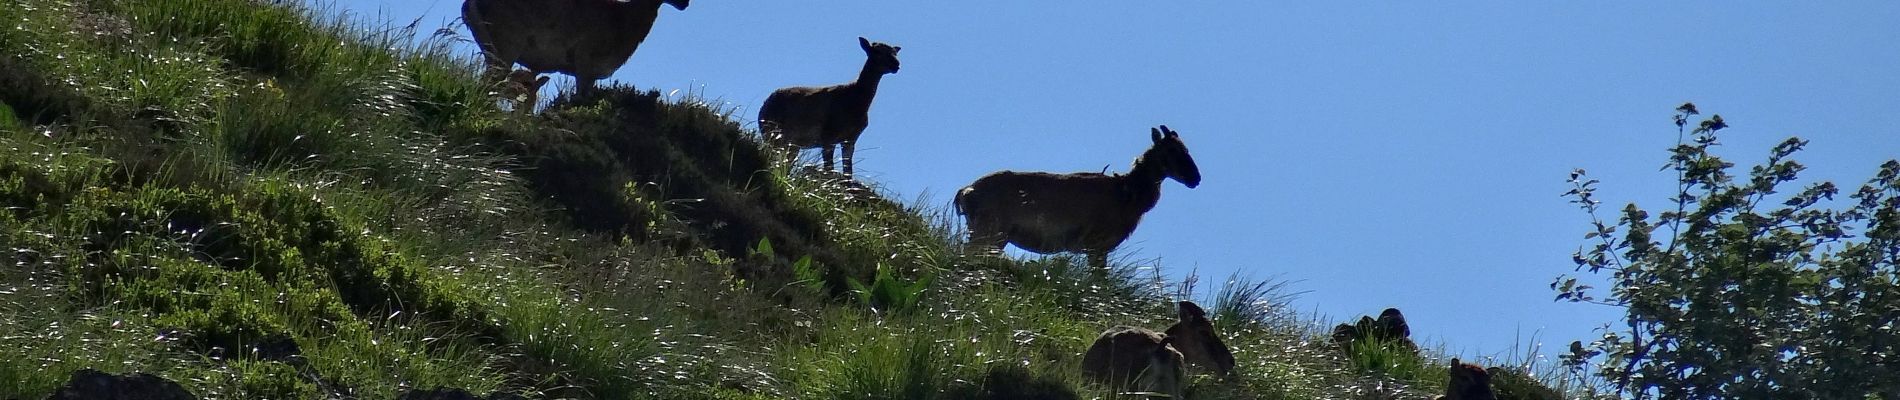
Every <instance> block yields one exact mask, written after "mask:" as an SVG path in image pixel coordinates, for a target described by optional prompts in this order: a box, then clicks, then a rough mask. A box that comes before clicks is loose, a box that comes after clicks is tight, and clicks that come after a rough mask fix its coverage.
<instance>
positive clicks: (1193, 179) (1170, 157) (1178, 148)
mask: <svg viewBox="0 0 1900 400" xmlns="http://www.w3.org/2000/svg"><path fill="white" fill-rule="evenodd" d="M1148 132H1149V135H1150V136H1151V137H1152V138H1153V139H1154V146H1153V147H1149V148H1148V152H1147V153H1146V154H1143V155H1142V157H1143V158H1148V159H1149V161H1150V162H1159V163H1161V169H1162V172H1163V173H1165V174H1167V176H1168V177H1169V178H1174V181H1175V182H1181V184H1183V185H1187V187H1188V188H1189V189H1193V188H1194V187H1195V186H1200V185H1201V168H1200V167H1198V166H1195V165H1194V156H1192V155H1189V154H1188V149H1187V143H1183V142H1181V134H1180V133H1178V132H1175V131H1174V130H1173V129H1168V126H1167V125H1162V126H1161V127H1159V128H1148Z"/></svg>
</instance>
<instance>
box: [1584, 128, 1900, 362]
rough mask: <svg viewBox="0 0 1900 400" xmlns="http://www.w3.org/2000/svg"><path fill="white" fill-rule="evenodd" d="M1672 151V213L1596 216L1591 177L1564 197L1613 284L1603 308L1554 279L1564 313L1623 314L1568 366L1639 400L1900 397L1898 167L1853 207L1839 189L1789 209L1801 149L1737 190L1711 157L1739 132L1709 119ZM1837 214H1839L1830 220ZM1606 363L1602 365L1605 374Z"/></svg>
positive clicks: (1590, 269)
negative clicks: (1579, 214)
mask: <svg viewBox="0 0 1900 400" xmlns="http://www.w3.org/2000/svg"><path fill="white" fill-rule="evenodd" d="M1694 115H1697V110H1696V109H1695V106H1694V105H1693V104H1684V105H1683V106H1682V107H1680V108H1678V109H1677V114H1676V120H1675V121H1676V127H1677V129H1678V130H1677V132H1678V135H1679V137H1680V135H1682V134H1683V133H1685V130H1686V133H1688V134H1689V136H1688V138H1687V139H1688V140H1687V141H1685V142H1681V143H1679V144H1678V145H1677V146H1676V147H1675V148H1674V149H1673V150H1671V154H1672V155H1671V157H1670V158H1669V163H1668V164H1667V167H1666V168H1668V169H1670V170H1673V171H1675V172H1676V173H1677V178H1678V179H1677V184H1678V186H1677V188H1678V191H1677V193H1676V197H1675V201H1674V204H1673V207H1671V208H1672V209H1668V210H1665V211H1663V212H1660V213H1656V214H1654V215H1652V214H1651V213H1650V212H1649V211H1646V210H1644V209H1642V208H1639V207H1637V206H1636V205H1635V204H1630V205H1628V206H1626V207H1624V208H1623V209H1622V210H1621V212H1620V213H1618V214H1619V215H1618V216H1617V217H1616V220H1615V222H1607V221H1606V220H1604V217H1602V216H1601V215H1599V203H1598V201H1597V200H1596V198H1595V197H1594V191H1595V188H1596V184H1597V181H1596V180H1594V179H1588V178H1587V177H1586V176H1585V175H1584V173H1583V171H1582V170H1578V171H1577V172H1575V173H1573V174H1572V176H1571V180H1570V181H1571V183H1572V184H1573V185H1575V189H1573V190H1571V191H1570V192H1569V193H1568V194H1567V195H1568V196H1569V197H1571V198H1572V202H1573V203H1576V204H1578V205H1579V206H1580V207H1581V208H1582V209H1583V210H1584V211H1585V212H1587V213H1589V214H1590V216H1591V220H1592V223H1593V224H1594V226H1595V229H1593V230H1591V231H1590V232H1588V233H1586V234H1585V236H1584V238H1585V239H1586V240H1591V241H1593V243H1592V244H1591V245H1590V246H1588V248H1587V249H1584V250H1579V251H1578V252H1577V254H1576V257H1575V261H1576V264H1577V270H1578V271H1582V272H1587V273H1589V274H1593V275H1607V276H1606V277H1607V278H1608V283H1609V285H1610V288H1609V292H1608V295H1607V297H1602V298H1599V297H1597V296H1598V292H1597V291H1593V290H1592V289H1593V288H1591V287H1590V286H1589V285H1588V284H1587V283H1581V282H1579V281H1578V280H1577V278H1575V277H1562V276H1560V277H1558V280H1557V281H1556V282H1553V283H1552V284H1551V287H1552V288H1553V289H1557V290H1558V292H1559V293H1558V295H1557V298H1558V299H1559V300H1565V301H1572V302H1586V303H1597V304H1605V305H1610V306H1615V307H1620V308H1623V309H1625V310H1626V311H1627V313H1628V314H1627V317H1626V318H1625V319H1624V320H1623V321H1621V323H1620V324H1619V325H1621V326H1620V327H1618V328H1616V329H1613V330H1612V329H1605V332H1604V334H1603V336H1602V338H1601V339H1599V340H1596V341H1594V342H1592V343H1590V344H1589V345H1588V346H1585V345H1584V344H1583V343H1573V344H1572V345H1571V354H1569V355H1566V356H1565V361H1566V363H1568V364H1569V365H1571V366H1573V367H1574V368H1578V369H1579V370H1581V369H1584V368H1587V367H1588V366H1587V364H1589V363H1590V362H1592V361H1593V360H1600V363H1599V364H1598V365H1596V366H1595V372H1596V373H1597V374H1599V375H1600V376H1602V377H1604V378H1606V379H1608V380H1610V381H1611V382H1612V383H1613V384H1614V385H1615V386H1616V388H1617V389H1618V390H1620V391H1621V393H1622V394H1624V395H1626V396H1631V397H1636V398H1649V397H1661V398H1761V399H1765V398H1775V399H1804V398H1824V399H1860V398H1874V397H1888V398H1892V397H1896V396H1900V379H1894V377H1896V376H1900V317H1896V316H1900V162H1896V161H1888V162H1886V163H1885V164H1883V165H1881V166H1880V169H1879V171H1878V172H1877V173H1876V174H1875V176H1874V178H1873V179H1871V180H1869V181H1868V182H1867V183H1866V184H1865V185H1863V186H1861V187H1860V188H1859V189H1858V190H1855V191H1853V192H1851V194H1849V195H1848V196H1846V197H1847V198H1846V199H1843V200H1836V199H1835V197H1836V195H1837V194H1839V193H1840V188H1838V187H1836V186H1835V185H1834V184H1833V183H1831V182H1819V183H1813V184H1809V185H1807V186H1806V187H1804V188H1802V189H1801V190H1799V191H1796V192H1793V193H1783V192H1782V190H1783V189H1782V186H1783V185H1785V184H1789V183H1792V182H1795V181H1796V180H1797V177H1798V174H1799V173H1800V172H1801V171H1802V170H1803V168H1804V167H1803V166H1802V165H1801V164H1800V163H1797V162H1795V161H1793V160H1792V159H1790V158H1789V157H1790V156H1792V155H1794V154H1795V153H1796V152H1798V151H1800V150H1801V148H1802V147H1803V146H1804V145H1806V144H1807V142H1806V141H1804V140H1801V139H1799V138H1790V139H1788V140H1787V141H1784V142H1782V143H1781V144H1780V145H1778V146H1775V148H1774V151H1773V152H1772V154H1770V156H1769V157H1768V160H1767V162H1765V163H1763V164H1761V165H1758V166H1755V167H1752V168H1750V169H1749V170H1748V172H1747V174H1746V175H1739V176H1738V175H1735V174H1732V173H1731V171H1732V170H1733V168H1734V164H1732V163H1729V162H1728V161H1726V160H1723V159H1722V158H1720V157H1717V156H1716V155H1715V154H1713V153H1710V151H1709V150H1710V149H1711V148H1712V147H1714V146H1716V145H1717V144H1718V143H1719V141H1718V140H1717V132H1718V131H1721V130H1722V129H1724V128H1727V127H1728V124H1727V123H1725V122H1723V120H1722V118H1721V116H1719V115H1717V116H1711V117H1710V118H1709V119H1707V120H1703V121H1701V122H1700V123H1699V124H1697V126H1696V127H1695V128H1692V129H1691V128H1687V126H1688V125H1689V118H1690V117H1691V116H1694ZM1829 206H1838V207H1839V208H1828V207H1829ZM1597 356H1602V357H1601V358H1600V359H1599V358H1595V357H1597Z"/></svg>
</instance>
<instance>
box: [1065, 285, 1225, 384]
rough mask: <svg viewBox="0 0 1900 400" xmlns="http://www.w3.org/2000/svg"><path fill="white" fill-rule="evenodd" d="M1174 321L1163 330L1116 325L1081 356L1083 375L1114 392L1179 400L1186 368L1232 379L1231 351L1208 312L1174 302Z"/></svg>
mask: <svg viewBox="0 0 1900 400" xmlns="http://www.w3.org/2000/svg"><path fill="white" fill-rule="evenodd" d="M1176 307H1177V308H1176V311H1177V313H1178V317H1179V321H1178V322H1175V324H1174V325H1172V326H1169V327H1168V329H1167V330H1165V331H1162V332H1155V331H1153V330H1149V329H1146V328H1140V327H1132V326H1116V327H1113V328H1109V329H1108V330H1107V331H1104V332H1102V334H1101V335H1100V336H1097V337H1096V338H1095V342H1094V343H1093V344H1091V345H1090V346H1089V348H1088V351H1087V352H1085V353H1083V355H1082V374H1083V376H1084V377H1087V378H1089V379H1090V380H1092V381H1095V382H1098V383H1104V384H1108V385H1110V386H1112V387H1114V388H1115V389H1117V390H1141V391H1148V392H1156V393H1165V394H1169V395H1171V396H1174V398H1180V396H1181V393H1182V387H1181V386H1182V385H1183V384H1184V382H1186V380H1187V376H1188V375H1187V374H1188V372H1189V367H1192V368H1193V370H1194V371H1199V372H1211V373H1213V374H1215V375H1218V376H1221V377H1231V376H1232V374H1233V370H1234V355H1233V351H1232V350H1229V349H1228V348H1227V344H1226V342H1223V341H1221V339H1220V335H1219V334H1218V333H1217V332H1215V331H1214V325H1213V322H1212V321H1210V320H1208V319H1207V311H1206V310H1203V309H1201V306H1200V305H1197V304H1194V302H1191V301H1182V302H1179V303H1176Z"/></svg>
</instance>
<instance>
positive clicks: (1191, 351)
mask: <svg viewBox="0 0 1900 400" xmlns="http://www.w3.org/2000/svg"><path fill="white" fill-rule="evenodd" d="M1177 306H1178V309H1177V310H1176V311H1177V312H1179V313H1180V317H1181V321H1180V322H1176V323H1174V326H1170V327H1168V331H1167V335H1168V339H1167V341H1168V342H1169V343H1171V344H1173V345H1174V349H1175V350H1178V351H1180V352H1181V355H1182V356H1183V357H1186V358H1187V363H1188V364H1189V365H1193V366H1195V367H1199V368H1203V369H1208V370H1213V371H1214V372H1215V373H1218V374H1220V375H1222V376H1226V375H1228V374H1231V373H1233V371H1234V353H1233V351H1232V350H1229V349H1228V348H1227V343H1226V342H1222V341H1221V340H1220V334H1217V333H1215V332H1214V322H1213V321H1210V320H1208V319H1207V310H1203V309H1201V306H1199V305H1196V304H1194V302H1192V301H1183V302H1180V303H1179V304H1178V305H1177Z"/></svg>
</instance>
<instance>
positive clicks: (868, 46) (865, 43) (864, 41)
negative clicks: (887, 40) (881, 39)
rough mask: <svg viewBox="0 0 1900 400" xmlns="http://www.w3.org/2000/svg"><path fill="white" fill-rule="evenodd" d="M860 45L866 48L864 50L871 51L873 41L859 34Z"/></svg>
mask: <svg viewBox="0 0 1900 400" xmlns="http://www.w3.org/2000/svg"><path fill="white" fill-rule="evenodd" d="M858 47H862V48H864V51H871V41H870V40H867V39H865V38H864V37H863V36H859V37H858Z"/></svg>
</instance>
